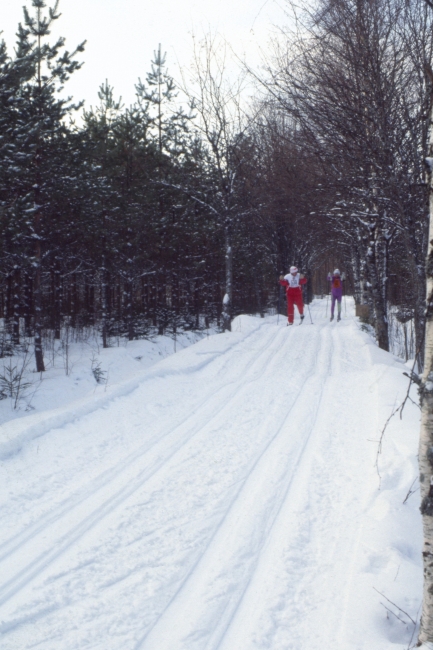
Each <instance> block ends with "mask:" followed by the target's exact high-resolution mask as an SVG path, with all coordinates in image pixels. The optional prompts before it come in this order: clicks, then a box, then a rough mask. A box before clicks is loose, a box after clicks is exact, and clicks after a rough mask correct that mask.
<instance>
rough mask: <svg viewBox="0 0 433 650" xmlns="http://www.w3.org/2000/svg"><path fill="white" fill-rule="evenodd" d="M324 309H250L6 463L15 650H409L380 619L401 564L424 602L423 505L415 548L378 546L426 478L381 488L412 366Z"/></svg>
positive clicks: (10, 644)
mask: <svg viewBox="0 0 433 650" xmlns="http://www.w3.org/2000/svg"><path fill="white" fill-rule="evenodd" d="M322 307H323V305H321V304H320V302H319V303H318V304H317V306H316V307H315V308H313V310H312V312H313V318H314V320H315V324H314V325H313V326H312V325H310V324H308V323H307V322H306V323H305V324H304V325H303V326H302V327H297V326H294V327H292V328H287V327H285V320H284V319H280V322H279V324H278V325H277V323H276V319H275V318H273V319H265V320H261V319H254V318H250V317H240V318H238V319H237V320H236V321H235V327H234V330H235V331H234V332H233V333H231V334H224V335H217V336H213V337H210V338H209V339H205V340H203V341H201V342H200V343H198V344H196V345H194V346H192V347H191V348H188V349H186V350H184V351H182V352H181V353H179V354H177V355H174V356H172V357H170V358H168V359H165V360H164V361H162V362H160V363H159V364H157V365H156V366H154V367H153V368H152V369H150V370H148V371H147V372H145V373H143V378H142V381H141V382H140V383H139V386H138V388H135V389H134V390H132V391H131V392H130V394H128V395H124V396H123V397H119V398H116V399H112V400H107V402H106V403H105V405H104V406H103V407H101V406H99V407H98V408H95V410H94V411H93V412H91V413H89V414H87V415H85V416H81V417H78V418H74V408H73V406H71V408H70V418H69V423H68V424H66V425H65V426H63V427H61V428H59V429H54V430H51V431H49V432H47V433H46V434H45V435H44V436H42V437H40V438H38V439H35V440H33V441H32V442H29V443H28V444H26V445H25V446H24V448H23V449H22V450H21V451H20V453H18V454H16V455H15V456H13V457H11V458H7V459H5V460H4V461H3V462H2V464H1V470H2V471H1V476H2V485H1V494H2V495H6V498H5V499H3V498H2V504H1V519H2V529H1V532H0V582H1V584H0V621H1V622H0V635H1V636H0V647H1V648H2V650H3V649H4V650H16V649H18V648H19V649H20V650H21V649H22V650H24V649H29V648H37V647H41V648H43V649H44V650H78V649H80V650H81V649H83V650H84V649H92V650H96V649H97V650H217V649H218V650H253V649H257V648H263V649H264V648H271V649H272V650H283V649H284V650H295V649H296V650H301V649H302V650H328V649H330V648H331V647H332V649H333V650H349V649H351V650H352V649H353V650H355V649H356V650H358V649H359V650H361V649H362V650H364V649H365V650H367V648H368V650H371V648H372V647H374V648H375V650H382V648H383V649H384V650H385V649H388V648H391V647H403V645H401V646H396V645H394V640H393V633H394V628H390V629H385V628H383V625H384V624H383V622H382V621H376V627H375V628H374V629H369V630H366V629H365V628H366V626H367V625H368V626H370V627H371V626H372V618H374V616H375V615H376V613H377V612H376V610H377V598H376V599H375V600H374V602H373V592H372V586H375V585H376V584H377V585H378V586H377V588H378V589H379V590H382V589H384V585H385V583H386V581H387V579H388V577H389V576H388V573H389V575H391V574H392V576H394V574H395V566H396V565H397V562H400V564H399V566H400V568H399V571H401V572H402V574H403V573H404V572H406V574H407V576H410V580H411V581H412V583H413V586H412V591H411V593H410V598H412V600H413V602H412V601H411V602H408V601H407V600H406V601H405V605H406V607H408V608H410V607H412V610H413V608H414V607H416V606H417V604H418V602H417V601H416V595H417V587H418V586H419V584H418V583H419V580H418V583H417V579H418V578H417V577H416V576H417V575H418V573H417V572H418V571H419V566H418V563H417V562H416V561H415V558H416V553H417V551H418V545H419V539H418V537H419V521H418V518H417V514H416V509H415V508H414V509H413V510H411V511H408V513H409V514H408V513H405V517H406V518H409V519H408V523H407V525H408V526H410V528H411V529H412V530H417V535H418V537H417V536H415V539H414V541H413V547H411V545H410V542H408V541H407V540H406V539H404V543H402V544H401V545H400V546H401V548H402V549H403V551H401V549H400V547H398V545H397V547H396V548H395V549H390V548H389V544H388V541H386V544H385V547H386V550H385V551H383V552H382V551H381V547H380V548H379V546H380V544H379V546H377V543H376V542H374V544H373V546H371V541H372V539H373V538H372V534H373V532H374V539H375V540H376V539H377V538H378V535H379V538H380V536H381V535H382V532H383V531H382V532H381V530H380V529H379V532H378V524H377V522H380V521H383V520H384V519H385V518H386V516H387V514H388V513H389V512H390V511H391V510H392V507H393V501H392V498H393V496H392V495H393V494H394V493H395V490H396V489H398V490H400V492H401V493H402V494H403V493H405V491H406V492H407V488H408V485H410V483H411V481H412V480H413V472H414V464H413V462H411V461H410V460H407V459H406V458H404V459H403V460H401V462H400V463H399V466H398V468H397V463H394V464H392V463H390V464H389V467H388V468H386V467H385V468H384V470H383V484H384V486H385V487H384V490H382V491H381V492H380V493H377V475H375V469H374V467H373V465H374V460H375V453H376V448H377V445H376V444H372V443H371V442H368V439H371V440H377V437H378V431H379V430H380V428H381V426H382V424H383V421H384V420H385V419H386V417H387V416H388V414H389V410H390V408H391V407H392V402H393V401H394V400H395V399H397V398H398V396H399V395H403V394H404V391H405V387H406V384H405V382H404V379H400V375H401V372H402V369H403V368H402V367H401V364H398V363H397V362H396V361H394V360H393V359H392V357H391V356H390V355H386V354H385V353H382V352H381V351H378V350H376V348H375V347H374V345H373V344H372V343H371V342H370V341H369V339H368V336H367V335H366V334H365V333H362V332H360V330H359V328H358V325H357V323H356V322H355V319H354V318H353V317H350V318H347V319H345V320H343V321H342V322H341V323H338V324H337V323H332V324H329V323H328V322H327V321H325V320H324V319H323V316H322V311H323V309H322ZM381 355H382V356H381ZM410 409H411V410H410ZM408 410H410V414H409V421H410V424H411V425H412V426H413V424H414V423H416V422H417V413H416V409H415V407H414V406H413V405H409V407H408ZM410 418H412V419H411V420H410ZM27 421H28V422H29V426H31V417H29V418H27ZM415 426H416V424H415ZM395 427H396V428H397V429H398V427H400V428H401V427H404V425H403V424H401V423H397V424H396V425H395ZM397 429H396V430H397ZM407 430H408V425H406V429H404V430H403V429H402V431H401V432H400V433H402V434H404V435H406V436H407ZM2 431H3V435H7V425H6V426H4V427H3V430H2ZM415 440H416V433H415V436H412V438H409V440H408V443H407V444H408V445H409V447H410V446H411V445H412V446H413V444H414V441H415ZM401 444H404V443H400V446H401ZM411 453H412V455H414V450H412V451H411ZM387 481H388V483H389V485H388V484H387ZM387 490H388V492H389V494H387ZM384 494H385V495H386V498H385V501H384V499H383V496H384ZM399 495H400V493H399ZM399 498H400V496H398V497H397V500H398V499H399ZM378 504H379V505H378ZM415 506H416V504H415ZM366 509H367V510H368V512H370V511H371V512H373V515H371V516H370V514H369V515H368V516H366ZM374 513H376V514H374ZM384 513H385V514H384ZM393 521H394V520H393ZM382 536H383V535H382ZM387 544H388V546H387ZM404 544H406V546H405V545H404ZM399 549H400V550H399ZM399 553H400V555H401V556H402V557H401V558H398V557H397V556H398V554H399ZM403 556H405V557H403ZM400 560H401V561H400ZM369 563H370V564H371V567H373V568H372V570H370V569H369V568H368V567H369V566H370V564H369ZM377 566H379V569H380V576H381V577H380V580H379V579H378V581H377V582H375V580H376V577H377V574H378V571H377V570H376V568H377ZM402 566H403V568H401V567H402ZM362 567H367V568H366V569H365V570H363V569H362ZM406 574H405V575H406ZM414 576H415V577H414ZM384 581H385V582H384ZM386 584H387V583H386ZM405 589H406V587H405ZM406 591H407V590H406ZM412 610H411V611H412ZM382 628H383V629H382ZM378 630H379V631H380V630H382V632H383V634H382V637H380V635H379V636H378ZM397 632H398V631H397ZM409 632H410V630H409V629H408V630H406V631H405V632H404V634H405V635H406V636H407V635H409V636H410V634H409ZM398 633H399V634H400V636H401V631H400V632H398ZM372 635H373V636H372ZM405 639H406V637H405ZM405 639H404V640H403V641H404V642H405V643H406V645H407V640H405ZM372 641H373V645H372ZM403 641H402V643H403Z"/></svg>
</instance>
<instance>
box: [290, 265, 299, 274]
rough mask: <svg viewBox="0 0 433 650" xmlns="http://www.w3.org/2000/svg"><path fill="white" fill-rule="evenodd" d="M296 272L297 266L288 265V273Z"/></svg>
mask: <svg viewBox="0 0 433 650" xmlns="http://www.w3.org/2000/svg"><path fill="white" fill-rule="evenodd" d="M297 272H298V267H297V266H291V267H290V273H297Z"/></svg>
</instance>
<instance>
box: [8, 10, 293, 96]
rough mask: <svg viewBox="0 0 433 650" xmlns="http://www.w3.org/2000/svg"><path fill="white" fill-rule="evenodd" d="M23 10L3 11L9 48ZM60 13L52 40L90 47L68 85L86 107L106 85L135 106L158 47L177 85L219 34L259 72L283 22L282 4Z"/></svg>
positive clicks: (70, 90)
mask: <svg viewBox="0 0 433 650" xmlns="http://www.w3.org/2000/svg"><path fill="white" fill-rule="evenodd" d="M24 3H25V2H24V0H20V1H18V0H13V2H8V3H5V6H3V7H2V21H1V23H0V29H1V30H2V31H3V37H4V38H5V40H6V42H7V43H8V45H9V47H10V46H12V44H13V43H14V35H15V32H16V29H17V25H18V22H20V21H22V5H23V4H24ZM29 4H30V3H29ZM49 4H51V3H49ZM59 10H60V12H61V14H62V17H61V19H60V20H59V21H57V23H56V25H55V31H54V32H53V35H56V36H57V35H62V36H64V37H65V38H66V39H67V42H66V46H67V48H68V49H69V50H72V49H73V48H74V47H75V46H76V45H77V44H78V43H81V42H82V41H84V40H87V44H86V52H85V55H84V57H83V60H84V61H85V65H84V66H83V68H82V70H81V71H80V72H79V74H77V75H75V76H74V77H73V78H71V79H70V81H69V82H68V85H67V92H68V94H71V95H72V96H73V97H74V98H75V99H84V100H85V101H86V105H87V106H90V105H91V104H93V105H94V104H96V103H97V91H98V88H99V86H100V84H101V83H102V82H104V80H105V79H106V78H108V81H109V82H110V84H111V85H112V86H114V89H115V94H116V96H119V95H121V96H122V98H123V101H124V102H125V104H126V105H129V104H130V103H132V102H133V101H134V94H135V91H134V84H135V83H136V82H137V79H138V77H142V78H143V77H144V76H145V74H146V73H147V72H148V70H149V67H150V60H151V59H152V58H153V52H154V50H156V49H157V48H158V44H159V43H161V44H162V50H163V51H166V52H167V64H168V65H169V69H170V71H171V73H172V74H173V76H174V77H175V78H177V77H179V72H178V70H179V65H180V66H182V67H186V66H188V64H189V63H190V60H191V58H192V49H193V36H195V37H196V38H197V39H200V38H201V37H202V36H203V34H204V33H208V32H209V31H210V32H212V33H216V32H218V33H219V34H221V35H222V36H223V37H224V38H225V39H226V40H227V41H228V43H229V44H230V46H231V47H232V48H233V50H234V52H235V53H236V55H238V56H239V57H241V58H243V57H244V56H246V58H247V60H248V62H249V63H250V65H253V66H256V65H259V62H260V57H261V54H260V52H261V50H262V49H266V46H267V43H268V40H269V38H270V37H271V35H272V33H275V32H276V27H275V25H282V24H283V23H284V22H285V15H284V0H283V2H281V3H279V2H278V1H277V0H267V1H265V0H242V1H238V2H236V3H234V2H233V0H219V1H218V2H214V0H184V1H183V2H182V3H180V2H178V0H160V1H159V2H158V3H144V2H142V0H92V2H88V1H87V0H60V6H59ZM232 65H233V66H235V64H234V63H232Z"/></svg>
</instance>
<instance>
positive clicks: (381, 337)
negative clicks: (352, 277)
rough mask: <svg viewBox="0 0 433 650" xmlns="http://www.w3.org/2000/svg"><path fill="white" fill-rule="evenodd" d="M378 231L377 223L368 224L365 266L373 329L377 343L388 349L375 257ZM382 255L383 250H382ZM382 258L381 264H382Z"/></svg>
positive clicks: (381, 288) (384, 314) (385, 312)
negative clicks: (369, 288)
mask: <svg viewBox="0 0 433 650" xmlns="http://www.w3.org/2000/svg"><path fill="white" fill-rule="evenodd" d="M377 239H378V232H377V225H374V224H372V225H371V226H370V241H369V247H368V251H367V268H368V275H369V279H370V284H371V294H372V298H373V305H374V315H375V319H374V320H375V322H374V326H375V330H376V338H377V343H378V345H379V347H380V348H382V350H386V351H388V350H389V337H388V322H387V316H386V314H387V309H386V304H384V301H383V297H384V292H383V286H381V284H380V276H379V271H378V267H379V268H380V266H381V265H380V260H378V259H377V255H378V245H377ZM382 255H384V252H382ZM383 263H384V262H383V260H382V264H383Z"/></svg>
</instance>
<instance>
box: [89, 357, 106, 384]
mask: <svg viewBox="0 0 433 650" xmlns="http://www.w3.org/2000/svg"><path fill="white" fill-rule="evenodd" d="M92 373H93V376H94V378H95V379H96V383H98V384H103V383H104V381H105V376H106V374H107V373H106V371H105V370H102V368H101V362H100V361H98V360H97V358H96V357H95V356H93V357H92Z"/></svg>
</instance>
